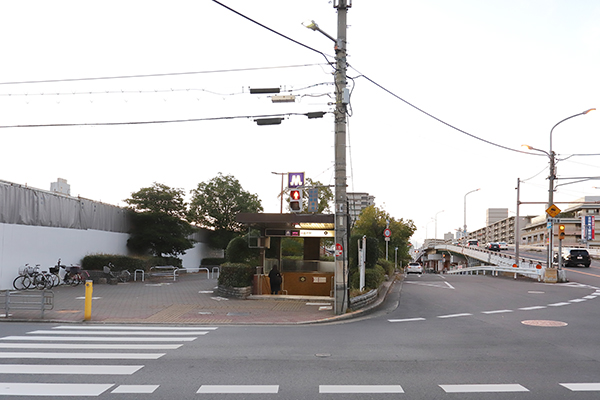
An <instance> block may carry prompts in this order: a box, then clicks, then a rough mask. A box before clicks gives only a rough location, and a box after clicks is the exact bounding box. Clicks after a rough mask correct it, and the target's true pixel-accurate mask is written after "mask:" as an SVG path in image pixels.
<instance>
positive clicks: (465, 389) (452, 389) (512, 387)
mask: <svg viewBox="0 0 600 400" xmlns="http://www.w3.org/2000/svg"><path fill="white" fill-rule="evenodd" d="M439 386H440V387H441V388H442V389H443V390H444V391H445V392H446V393H501V392H504V393H506V392H529V390H528V389H527V388H525V387H523V386H521V385H518V384H506V385H486V384H483V385H439Z"/></svg>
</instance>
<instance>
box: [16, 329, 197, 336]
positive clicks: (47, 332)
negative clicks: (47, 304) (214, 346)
mask: <svg viewBox="0 0 600 400" xmlns="http://www.w3.org/2000/svg"><path fill="white" fill-rule="evenodd" d="M75 333H76V334H78V335H116V336H118V335H123V336H125V335H131V336H138V335H148V336H168V335H206V334H207V333H208V332H206V331H195V332H194V331H183V332H177V333H174V332H165V331H156V332H155V331H148V332H145V331H142V332H139V331H77V332H74V331H72V330H68V331H57V330H39V331H31V332H27V334H28V335H64V334H68V335H72V334H75Z"/></svg>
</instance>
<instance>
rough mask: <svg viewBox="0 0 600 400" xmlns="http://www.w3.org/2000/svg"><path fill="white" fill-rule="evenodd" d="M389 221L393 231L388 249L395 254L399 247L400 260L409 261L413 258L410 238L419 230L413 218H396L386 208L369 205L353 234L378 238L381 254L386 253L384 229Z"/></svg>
mask: <svg viewBox="0 0 600 400" xmlns="http://www.w3.org/2000/svg"><path fill="white" fill-rule="evenodd" d="M387 221H389V229H390V231H391V232H392V235H391V237H390V242H389V245H388V251H390V252H391V254H392V255H393V253H394V249H395V248H396V247H398V261H405V262H408V261H409V260H411V257H410V255H409V247H410V243H409V240H410V238H411V236H412V235H413V233H414V232H415V231H416V230H417V228H416V227H415V224H414V223H413V221H412V220H410V219H409V220H406V221H404V220H403V219H402V218H400V220H396V219H394V218H393V217H391V216H390V215H389V214H388V213H387V212H385V211H384V210H380V209H379V208H377V207H375V206H369V207H367V208H365V209H364V210H362V212H361V213H360V215H359V217H358V220H357V221H356V224H355V225H354V229H353V230H352V234H353V235H360V236H362V235H365V236H367V237H374V238H376V239H378V241H379V249H380V252H381V254H385V240H384V239H383V231H384V230H385V228H386V226H387Z"/></svg>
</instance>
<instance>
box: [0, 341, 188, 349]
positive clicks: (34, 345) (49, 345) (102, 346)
mask: <svg viewBox="0 0 600 400" xmlns="http://www.w3.org/2000/svg"><path fill="white" fill-rule="evenodd" d="M181 346H183V345H182V344H100V343H85V344H84V343H68V344H67V343H22V342H21V343H1V342H0V349H44V350H176V349H178V348H180V347H181Z"/></svg>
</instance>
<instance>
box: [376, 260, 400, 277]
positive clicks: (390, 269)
mask: <svg viewBox="0 0 600 400" xmlns="http://www.w3.org/2000/svg"><path fill="white" fill-rule="evenodd" d="M377 265H380V266H381V267H383V270H384V271H385V274H386V275H387V276H393V275H394V272H395V271H394V270H395V268H396V267H394V263H393V262H391V261H388V260H386V259H385V258H380V259H379V260H377Z"/></svg>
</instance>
